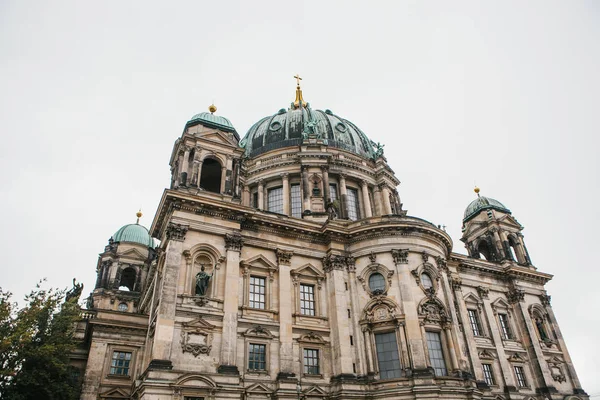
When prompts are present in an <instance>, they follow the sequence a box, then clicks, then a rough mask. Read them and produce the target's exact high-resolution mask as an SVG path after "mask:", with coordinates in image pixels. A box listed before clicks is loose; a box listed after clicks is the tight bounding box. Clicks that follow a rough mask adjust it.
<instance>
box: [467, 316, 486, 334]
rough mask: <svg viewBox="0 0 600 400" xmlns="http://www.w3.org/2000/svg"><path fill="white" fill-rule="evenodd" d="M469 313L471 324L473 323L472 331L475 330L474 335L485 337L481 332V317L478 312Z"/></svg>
mask: <svg viewBox="0 0 600 400" xmlns="http://www.w3.org/2000/svg"><path fill="white" fill-rule="evenodd" d="M467 311H468V313H469V322H470V323H471V329H473V335H475V336H483V332H482V330H481V324H480V323H479V315H478V314H477V310H467Z"/></svg>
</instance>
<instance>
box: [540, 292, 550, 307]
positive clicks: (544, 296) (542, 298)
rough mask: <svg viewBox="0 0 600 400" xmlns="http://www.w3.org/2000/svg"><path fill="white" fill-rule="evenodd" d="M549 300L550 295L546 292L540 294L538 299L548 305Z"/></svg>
mask: <svg viewBox="0 0 600 400" xmlns="http://www.w3.org/2000/svg"><path fill="white" fill-rule="evenodd" d="M551 300H552V296H550V295H548V294H546V293H542V294H540V301H541V302H542V304H543V305H545V306H550V301H551Z"/></svg>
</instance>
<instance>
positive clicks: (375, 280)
mask: <svg viewBox="0 0 600 400" xmlns="http://www.w3.org/2000/svg"><path fill="white" fill-rule="evenodd" d="M369 289H371V292H373V293H376V292H378V293H383V292H384V291H385V278H384V277H383V275H381V274H380V273H378V272H375V273H373V274H371V276H369Z"/></svg>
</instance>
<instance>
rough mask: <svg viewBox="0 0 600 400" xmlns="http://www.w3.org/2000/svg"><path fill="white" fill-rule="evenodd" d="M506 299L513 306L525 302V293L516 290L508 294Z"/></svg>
mask: <svg viewBox="0 0 600 400" xmlns="http://www.w3.org/2000/svg"><path fill="white" fill-rule="evenodd" d="M506 298H507V299H508V302H509V303H511V304H515V303H519V302H521V301H523V300H525V291H524V290H521V289H516V288H514V289H511V290H509V291H508V292H506Z"/></svg>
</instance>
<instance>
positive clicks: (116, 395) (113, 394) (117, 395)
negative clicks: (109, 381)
mask: <svg viewBox="0 0 600 400" xmlns="http://www.w3.org/2000/svg"><path fill="white" fill-rule="evenodd" d="M130 397H131V396H130V394H129V393H128V392H126V391H125V390H123V389H121V388H116V389H110V390H108V391H106V392H104V393H100V398H101V399H129V398H130Z"/></svg>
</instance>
